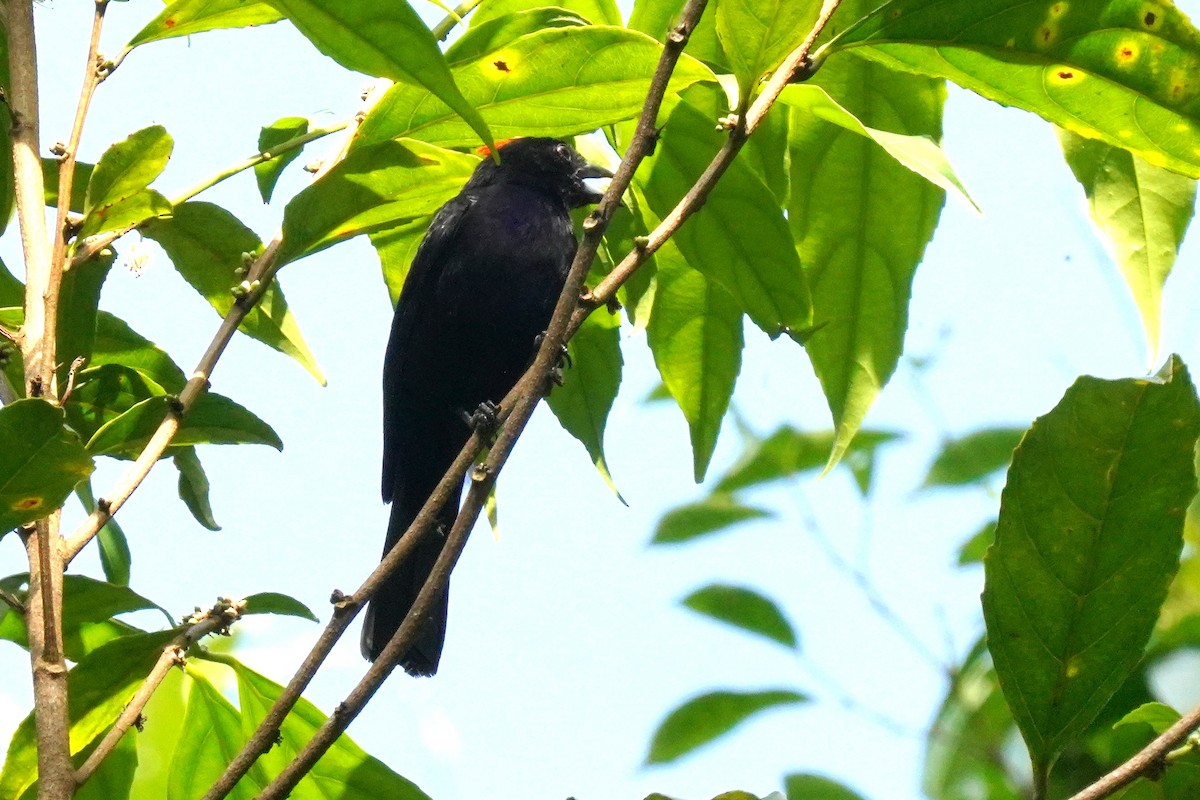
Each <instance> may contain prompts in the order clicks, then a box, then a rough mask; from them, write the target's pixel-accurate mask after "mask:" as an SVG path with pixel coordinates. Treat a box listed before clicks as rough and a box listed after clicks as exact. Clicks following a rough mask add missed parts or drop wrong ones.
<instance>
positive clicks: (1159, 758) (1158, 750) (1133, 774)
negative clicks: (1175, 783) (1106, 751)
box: [1068, 706, 1200, 800]
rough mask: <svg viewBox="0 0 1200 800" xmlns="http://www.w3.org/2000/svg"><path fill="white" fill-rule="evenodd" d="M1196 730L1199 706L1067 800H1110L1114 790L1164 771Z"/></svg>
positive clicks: (1198, 722) (1199, 714)
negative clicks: (1169, 756) (1169, 758)
mask: <svg viewBox="0 0 1200 800" xmlns="http://www.w3.org/2000/svg"><path fill="white" fill-rule="evenodd" d="M1197 728H1200V706H1196V707H1195V708H1193V709H1192V710H1191V711H1189V712H1188V713H1187V714H1185V715H1184V716H1183V717H1181V718H1180V719H1179V721H1177V722H1176V723H1175V724H1174V725H1172V726H1171V727H1169V728H1167V729H1166V730H1165V731H1163V732H1162V733H1161V734H1159V736H1158V738H1156V739H1155V740H1154V741H1152V742H1150V744H1148V745H1146V746H1145V747H1144V748H1142V750H1141V751H1140V752H1139V753H1138V754H1137V755H1135V756H1134V757H1133V758H1131V759H1129V760H1128V761H1126V762H1125V763H1124V764H1122V765H1121V766H1119V767H1117V768H1116V769H1114V770H1113V771H1112V772H1110V773H1108V774H1107V775H1105V776H1104V777H1103V778H1101V779H1100V780H1098V781H1096V782H1095V783H1093V784H1092V785H1091V786H1089V787H1087V788H1086V789H1084V790H1083V791H1082V792H1079V793H1078V794H1074V795H1071V797H1070V798H1068V800H1101V798H1104V797H1112V796H1113V795H1114V794H1116V793H1117V791H1118V790H1120V789H1121V788H1123V787H1125V786H1128V785H1129V784H1131V783H1133V782H1134V781H1135V780H1137V779H1138V778H1142V777H1147V778H1148V777H1150V776H1152V775H1155V774H1158V771H1161V770H1162V769H1163V768H1164V767H1166V763H1167V754H1168V753H1170V751H1171V750H1173V749H1174V748H1175V747H1176V746H1177V745H1179V744H1181V743H1182V742H1183V741H1184V740H1185V739H1187V738H1188V736H1190V735H1191V734H1192V733H1193V732H1194V731H1195V730H1196V729H1197Z"/></svg>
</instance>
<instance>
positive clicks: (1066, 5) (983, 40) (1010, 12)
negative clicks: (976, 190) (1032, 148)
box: [829, 0, 1200, 178]
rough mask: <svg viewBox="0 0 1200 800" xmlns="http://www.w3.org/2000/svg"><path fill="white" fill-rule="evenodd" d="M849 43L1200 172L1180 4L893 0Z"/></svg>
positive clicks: (1189, 31) (1197, 41) (1195, 43)
mask: <svg viewBox="0 0 1200 800" xmlns="http://www.w3.org/2000/svg"><path fill="white" fill-rule="evenodd" d="M864 45H865V47H864ZM849 48H855V49H857V50H858V52H861V53H862V54H863V55H865V56H867V57H869V58H872V59H874V60H876V61H879V62H880V63H881V64H883V65H885V66H887V67H888V68H890V69H903V70H908V71H913V72H919V73H921V74H924V75H930V76H933V77H938V78H949V79H950V80H952V81H954V82H955V83H957V84H959V85H960V86H962V87H963V88H966V89H970V90H971V91H974V92H977V93H979V94H981V95H983V96H984V97H986V98H988V99H990V100H995V101H996V102H998V103H1003V104H1004V105H1010V106H1016V107H1018V108H1023V109H1026V110H1027V111H1032V112H1034V113H1035V114H1038V115H1040V116H1042V117H1043V118H1045V119H1046V120H1048V121H1050V122H1053V123H1054V124H1056V125H1059V126H1062V127H1064V128H1067V129H1068V130H1070V131H1072V132H1074V133H1077V134H1080V135H1081V136H1085V137H1087V138H1089V139H1100V140H1102V141H1104V142H1107V143H1108V144H1110V145H1112V146H1114V147H1123V148H1126V149H1129V150H1132V151H1133V152H1135V153H1137V154H1138V155H1139V156H1140V157H1141V158H1143V159H1144V160H1146V161H1147V162H1149V163H1151V164H1154V165H1156V166H1160V167H1167V168H1169V169H1173V170H1175V171H1177V172H1182V173H1184V174H1186V175H1190V176H1192V177H1193V178H1195V177H1200V79H1198V78H1197V73H1196V64H1197V63H1200V34H1197V32H1196V30H1195V29H1194V28H1193V27H1192V26H1191V23H1190V22H1188V19H1187V17H1186V16H1185V15H1184V14H1183V12H1181V11H1180V10H1178V9H1177V8H1176V7H1175V6H1174V5H1172V4H1169V3H1159V2H1121V3H1104V2H1083V3H1070V2H1052V3H1028V2H1021V0H975V2H970V3H954V4H952V5H947V4H946V3H945V2H943V1H942V0H892V2H890V3H885V4H884V5H883V6H882V7H880V8H879V9H877V10H876V11H875V12H874V13H872V14H870V15H868V16H867V17H865V18H864V19H863V20H862V21H861V23H860V24H858V25H856V26H853V27H851V28H850V29H849V30H847V31H846V32H845V33H844V34H843V35H842V36H841V37H839V38H838V39H836V40H835V41H834V42H832V43H831V44H830V46H829V49H830V52H831V53H835V54H836V53H838V51H842V50H846V49H849ZM839 58H840V54H839ZM833 60H834V59H833V58H831V59H830V61H831V62H832V61H833Z"/></svg>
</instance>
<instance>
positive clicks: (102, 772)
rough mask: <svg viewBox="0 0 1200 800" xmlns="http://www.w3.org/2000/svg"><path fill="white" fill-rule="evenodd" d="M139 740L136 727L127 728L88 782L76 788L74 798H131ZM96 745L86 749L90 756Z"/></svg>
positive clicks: (77, 799)
mask: <svg viewBox="0 0 1200 800" xmlns="http://www.w3.org/2000/svg"><path fill="white" fill-rule="evenodd" d="M137 741H138V736H137V733H136V731H126V732H125V735H124V736H122V737H121V739H120V740H119V741H118V742H117V745H116V747H114V748H113V750H112V752H110V753H109V754H108V756H107V757H105V759H104V761H103V762H102V763H101V764H100V766H99V767H98V768H97V769H96V771H95V772H94V773H93V774H92V777H90V778H88V781H87V783H85V784H83V786H80V787H79V789H78V790H77V791H76V792H75V795H74V800H128V799H129V793H130V791H131V790H132V789H133V779H134V776H135V775H136V774H137V767H138V753H137ZM99 744H100V743H99V742H96V745H97V746H99ZM94 749H95V748H94V747H89V748H88V749H87V750H85V751H84V752H85V753H86V754H87V756H90V755H91V752H92V751H93V750H94ZM87 756H83V757H85V758H86V757H87Z"/></svg>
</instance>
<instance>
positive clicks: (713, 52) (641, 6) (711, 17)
mask: <svg viewBox="0 0 1200 800" xmlns="http://www.w3.org/2000/svg"><path fill="white" fill-rule="evenodd" d="M681 8H682V4H681V3H679V2H678V0H634V3H633V11H632V12H631V13H630V15H629V27H630V28H632V29H633V30H635V31H641V32H642V33H647V34H649V35H651V36H653V37H654V38H655V39H657V40H658V41H660V42H662V41H666V38H667V34H668V33H669V32H670V31H672V30H674V29H675V25H676V23H677V22H678V18H679V12H680V9H681ZM716 18H717V15H716V14H714V13H713V9H712V8H709V9H708V13H706V14H702V15H701V16H700V22H699V24H698V25H696V29H695V30H693V31H692V35H691V36H689V37H688V41H687V51H688V53H690V54H691V55H692V56H693V57H694V58H698V59H700V60H701V61H703V62H705V63H707V64H711V65H712V66H713V67H714V68H715V69H717V71H719V72H730V71H731V70H730V69H729V67H728V59H727V58H726V57H725V51H724V50H723V49H721V41H720V39H718V38H717V24H716Z"/></svg>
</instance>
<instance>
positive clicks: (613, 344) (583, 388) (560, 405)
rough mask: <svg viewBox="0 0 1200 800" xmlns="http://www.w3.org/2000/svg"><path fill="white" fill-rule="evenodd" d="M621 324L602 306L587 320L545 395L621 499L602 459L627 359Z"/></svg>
mask: <svg viewBox="0 0 1200 800" xmlns="http://www.w3.org/2000/svg"><path fill="white" fill-rule="evenodd" d="M620 328H621V318H620V317H618V316H617V315H616V314H609V313H607V312H605V311H604V310H599V311H597V312H596V313H594V314H592V315H591V316H590V317H588V318H587V319H586V320H584V323H583V326H582V327H580V329H579V331H578V332H577V333H576V334H575V335H574V336H573V337H571V341H570V342H569V343H568V344H567V349H568V359H567V361H568V365H567V366H566V369H565V370H564V371H563V384H562V386H557V387H555V388H554V390H553V391H552V392H551V393H550V396H549V397H548V398H547V399H546V402H547V403H548V404H549V405H550V410H551V411H553V412H554V416H555V417H557V418H558V421H559V423H560V424H561V425H562V426H563V428H565V429H566V431H567V433H569V434H571V435H572V436H574V437H575V438H576V439H578V440H579V442H580V443H581V444H582V445H583V446H584V447H585V448H586V449H587V452H588V455H589V456H590V457H591V459H592V463H593V464H595V465H596V469H597V470H599V471H600V475H601V477H603V478H604V482H605V483H607V484H608V485H609V487H610V488H611V489H612V490H613V492H614V493H615V494H616V495H617V497H618V498H621V493H620V492H619V491H617V487H616V485H615V484H614V483H613V479H612V474H611V473H610V472H609V471H608V462H607V461H606V460H605V458H604V427H605V425H607V424H608V414H609V412H610V411H612V406H613V401H614V400H616V399H617V389H618V388H620V386H621V366H622V364H623V363H624V362H623V361H622V359H621V337H620ZM621 501H622V502H624V498H621Z"/></svg>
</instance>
